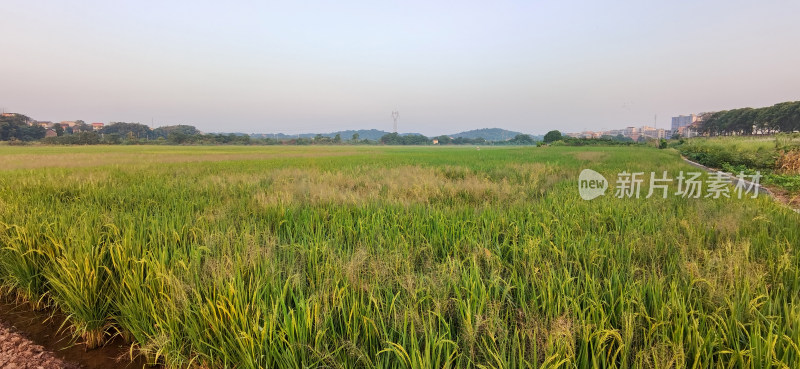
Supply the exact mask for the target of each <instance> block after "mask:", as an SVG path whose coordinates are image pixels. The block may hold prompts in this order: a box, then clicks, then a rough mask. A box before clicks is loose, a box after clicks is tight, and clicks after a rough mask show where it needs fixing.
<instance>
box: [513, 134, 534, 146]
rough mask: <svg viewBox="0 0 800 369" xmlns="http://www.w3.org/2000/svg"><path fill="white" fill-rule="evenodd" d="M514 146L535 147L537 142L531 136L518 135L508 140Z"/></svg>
mask: <svg viewBox="0 0 800 369" xmlns="http://www.w3.org/2000/svg"><path fill="white" fill-rule="evenodd" d="M508 143H510V144H512V145H533V144H534V143H535V142H534V141H533V138H532V137H531V136H530V135H524V134H523V135H516V136H514V138H512V139H510V140H508Z"/></svg>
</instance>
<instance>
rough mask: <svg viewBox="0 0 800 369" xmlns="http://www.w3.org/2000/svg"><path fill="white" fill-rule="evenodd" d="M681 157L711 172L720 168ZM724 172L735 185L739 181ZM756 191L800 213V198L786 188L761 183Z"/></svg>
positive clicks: (747, 182) (746, 182)
mask: <svg viewBox="0 0 800 369" xmlns="http://www.w3.org/2000/svg"><path fill="white" fill-rule="evenodd" d="M681 158H682V159H683V161H685V162H687V163H689V164H690V165H692V166H694V167H696V168H700V169H703V170H705V171H706V172H709V173H714V172H719V170H718V169H714V168H711V167H707V166H705V165H703V164H700V163H697V162H694V161H691V160H689V159H687V158H686V157H684V156H681ZM723 173H724V172H723ZM724 174H725V176H726V177H728V178H729V179H730V181H731V184H732V185H734V186H735V185H736V182H737V181H739V178H738V177H735V176H733V175H731V174H729V173H724ZM744 184H745V185H747V186H749V185H751V182H750V181H746V180H745V181H744ZM756 191H758V192H759V194H764V195H767V196H770V197H772V198H773V199H775V200H777V201H778V202H780V203H782V204H784V205H786V206H788V207H789V208H790V209H792V210H794V211H796V212H798V213H800V200H798V199H796V198H794V199H793V198H791V197H790V196H789V195H788V194H787V193H786V191H785V190H782V189H780V188H767V187H765V186H763V185H761V184H758V186H756Z"/></svg>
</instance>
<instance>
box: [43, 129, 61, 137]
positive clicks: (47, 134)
mask: <svg viewBox="0 0 800 369" xmlns="http://www.w3.org/2000/svg"><path fill="white" fill-rule="evenodd" d="M56 136H58V133H56V131H54V130H52V129H48V130H46V131H44V137H56Z"/></svg>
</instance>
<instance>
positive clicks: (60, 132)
mask: <svg viewBox="0 0 800 369" xmlns="http://www.w3.org/2000/svg"><path fill="white" fill-rule="evenodd" d="M53 130H54V131H56V136H59V137H60V136H63V135H64V127H62V126H61V125H60V124H56V125H55V126H53Z"/></svg>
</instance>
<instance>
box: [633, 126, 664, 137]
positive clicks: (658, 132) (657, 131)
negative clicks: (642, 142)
mask: <svg viewBox="0 0 800 369" xmlns="http://www.w3.org/2000/svg"><path fill="white" fill-rule="evenodd" d="M639 132H640V133H641V134H642V136H645V137H647V138H655V139H661V138H666V137H667V131H666V130H665V129H662V128H655V127H648V126H644V127H642V128H639Z"/></svg>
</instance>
